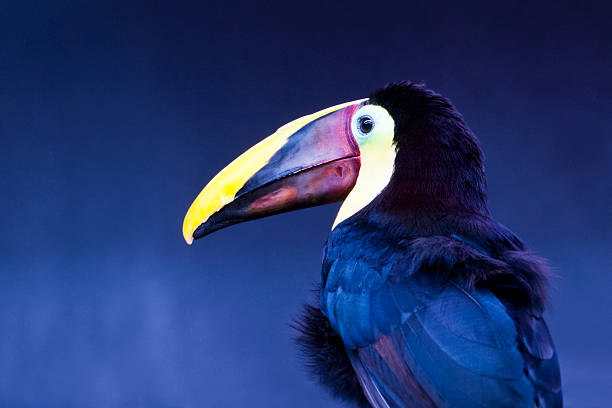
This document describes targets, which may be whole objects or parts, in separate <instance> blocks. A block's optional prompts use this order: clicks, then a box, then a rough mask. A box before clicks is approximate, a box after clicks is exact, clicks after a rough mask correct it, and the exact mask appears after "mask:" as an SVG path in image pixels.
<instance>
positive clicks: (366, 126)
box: [357, 115, 374, 135]
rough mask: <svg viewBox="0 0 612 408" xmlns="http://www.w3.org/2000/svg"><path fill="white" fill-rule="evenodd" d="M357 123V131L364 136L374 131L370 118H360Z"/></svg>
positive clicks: (372, 121) (372, 120)
mask: <svg viewBox="0 0 612 408" xmlns="http://www.w3.org/2000/svg"><path fill="white" fill-rule="evenodd" d="M357 122H358V124H359V125H358V126H359V131H360V132H361V133H362V134H364V135H367V134H368V133H370V132H371V131H372V129H374V119H372V118H371V117H370V116H367V115H366V116H361V117H360V118H359V119H357Z"/></svg>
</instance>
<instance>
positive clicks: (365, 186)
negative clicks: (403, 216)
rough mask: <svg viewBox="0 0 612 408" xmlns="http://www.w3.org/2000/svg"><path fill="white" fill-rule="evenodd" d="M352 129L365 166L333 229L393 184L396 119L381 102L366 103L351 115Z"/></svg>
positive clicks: (362, 165)
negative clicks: (390, 181)
mask: <svg viewBox="0 0 612 408" xmlns="http://www.w3.org/2000/svg"><path fill="white" fill-rule="evenodd" d="M351 132H352V133H353V137H354V138H355V140H356V141H357V144H358V145H359V152H360V156H361V167H360V169H359V175H358V176H357V181H356V183H355V187H353V189H352V190H351V192H350V193H349V195H348V196H347V197H346V199H345V200H344V202H343V203H342V206H341V207H340V211H338V215H337V216H336V220H335V221H334V225H333V226H332V230H333V229H334V228H335V227H336V225H338V224H340V223H341V222H342V221H344V220H346V219H347V218H349V217H351V216H352V215H354V214H355V213H357V212H358V211H359V210H361V209H362V208H364V207H365V206H366V205H368V204H369V203H370V202H372V200H374V198H376V196H378V194H380V192H381V191H382V190H383V189H384V188H385V187H386V186H387V184H389V180H391V175H392V174H393V167H394V164H395V154H396V148H395V144H394V143H393V136H394V134H395V122H394V121H393V118H392V117H391V115H389V112H387V110H386V109H385V108H383V107H381V106H378V105H364V106H362V107H361V108H359V109H357V111H356V112H355V114H354V115H353V118H352V119H351Z"/></svg>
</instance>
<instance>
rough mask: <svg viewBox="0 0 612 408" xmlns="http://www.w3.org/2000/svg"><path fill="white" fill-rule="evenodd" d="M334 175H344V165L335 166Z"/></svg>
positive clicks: (341, 176)
mask: <svg viewBox="0 0 612 408" xmlns="http://www.w3.org/2000/svg"><path fill="white" fill-rule="evenodd" d="M336 175H337V176H338V177H340V178H343V177H344V167H342V166H336Z"/></svg>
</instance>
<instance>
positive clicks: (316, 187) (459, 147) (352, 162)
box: [183, 82, 487, 244]
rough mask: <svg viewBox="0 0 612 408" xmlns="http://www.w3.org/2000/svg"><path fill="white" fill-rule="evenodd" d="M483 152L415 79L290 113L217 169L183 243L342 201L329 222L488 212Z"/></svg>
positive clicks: (446, 106) (445, 104)
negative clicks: (375, 215) (371, 214)
mask: <svg viewBox="0 0 612 408" xmlns="http://www.w3.org/2000/svg"><path fill="white" fill-rule="evenodd" d="M485 190H486V181H485V176H484V168H483V164H482V152H481V150H480V148H479V147H478V143H477V140H476V138H475V137H474V135H473V134H472V132H471V131H470V130H469V128H468V127H467V125H466V124H465V122H464V121H463V118H462V117H461V115H460V114H459V113H458V112H457V111H456V110H455V108H454V107H453V106H452V104H451V103H450V102H449V101H448V100H447V99H445V98H444V97H442V96H440V95H438V94H436V93H434V92H432V91H430V90H428V89H426V88H425V87H424V86H423V85H421V84H413V83H409V82H402V83H398V84H391V85H388V86H387V87H385V88H382V89H379V90H377V91H375V92H373V93H372V94H371V95H370V97H369V98H368V99H361V100H357V101H353V102H348V103H344V104H341V105H336V106H333V107H331V108H327V109H324V110H321V111H319V112H316V113H313V114H311V115H308V116H304V117H302V118H299V119H296V120H294V121H293V122H290V123H288V124H286V125H284V126H282V127H281V128H279V129H278V130H277V131H276V132H275V133H274V134H272V135H271V136H269V137H268V138H266V139H264V140H262V141H261V142H259V143H258V144H256V145H255V146H253V147H252V148H251V149H249V150H247V151H246V152H245V153H243V154H242V155H241V156H239V157H238V158H237V159H235V160H234V161H233V162H232V163H230V164H229V165H228V166H227V167H225V168H224V169H223V170H222V171H221V172H220V173H219V174H217V175H216V176H215V177H214V178H213V179H212V180H211V181H210V182H209V183H208V184H207V185H206V187H204V189H203V190H202V192H200V194H199V195H198V197H197V198H196V199H195V201H194V202H193V203H192V204H191V207H190V208H189V211H188V212H187V215H186V216H185V220H184V223H183V236H184V238H185V240H186V241H187V243H189V244H191V243H192V242H193V240H194V239H198V238H201V237H203V236H205V235H207V234H210V233H211V232H214V231H217V230H219V229H221V228H224V227H227V226H229V225H233V224H236V223H239V222H243V221H247V220H251V219H255V218H261V217H265V216H268V215H273V214H278V213H281V212H286V211H290V210H295V209H299V208H306V207H313V206H317V205H322V204H327V203H331V202H336V201H342V200H344V202H343V204H342V206H341V207H340V211H339V212H338V215H337V217H336V220H335V222H334V227H335V226H336V225H338V224H339V223H341V222H342V221H344V220H346V219H348V218H350V217H353V216H356V215H357V214H360V213H364V212H368V211H376V212H380V213H387V214H401V213H404V212H420V211H428V212H431V211H434V212H440V211H441V212H453V213H479V214H486V213H487V209H486V202H485V201H486V197H485V195H486V193H485Z"/></svg>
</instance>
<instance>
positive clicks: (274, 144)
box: [183, 99, 365, 244]
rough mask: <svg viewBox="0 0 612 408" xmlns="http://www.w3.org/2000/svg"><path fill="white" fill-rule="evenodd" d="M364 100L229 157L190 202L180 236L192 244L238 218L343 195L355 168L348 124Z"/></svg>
mask: <svg viewBox="0 0 612 408" xmlns="http://www.w3.org/2000/svg"><path fill="white" fill-rule="evenodd" d="M364 101H365V99H362V100H359V101H353V102H348V103H344V104H341V105H336V106H333V107H331V108H327V109H324V110H321V111H319V112H316V113H313V114H311V115H308V116H304V117H302V118H299V119H296V120H294V121H293V122H290V123H288V124H286V125H285V126H283V127H281V128H279V129H278V130H277V131H276V132H275V133H274V134H272V135H271V136H269V137H268V138H266V139H264V140H262V141H261V142H259V143H258V144H256V145H255V146H253V147H252V148H250V149H249V150H247V151H246V152H245V153H243V154H242V155H241V156H239V157H238V158H237V159H235V160H234V161H233V162H231V163H230V164H229V165H228V166H227V167H225V168H224V169H223V170H221V172H220V173H219V174H217V175H216V176H215V177H214V178H213V179H212V180H211V181H210V182H209V183H208V184H207V185H206V187H204V189H203V190H202V192H200V194H199V195H198V196H197V198H196V199H195V201H194V202H193V203H192V204H191V207H190V208H189V211H187V215H185V220H184V222H183V236H184V237H185V241H187V243H188V244H191V243H192V242H193V240H194V239H198V238H201V237H203V236H205V235H208V234H210V233H211V232H214V231H217V230H219V229H221V228H224V227H227V226H230V225H233V224H237V223H239V222H243V221H247V220H251V219H255V218H261V217H266V216H268V215H273V214H278V213H282V212H286V211H291V210H297V209H300V208H306V207H314V206H317V205H321V204H327V203H332V202H336V201H340V200H343V199H344V198H345V197H346V196H347V195H348V193H349V192H350V191H351V189H352V188H353V186H354V185H355V181H356V180H357V174H358V173H359V165H360V159H359V148H358V146H357V143H356V142H355V139H354V138H353V136H352V134H351V126H350V123H351V118H352V116H353V113H354V112H355V110H356V109H357V108H358V107H359V106H360V105H361V104H362V103H363V102H364Z"/></svg>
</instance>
